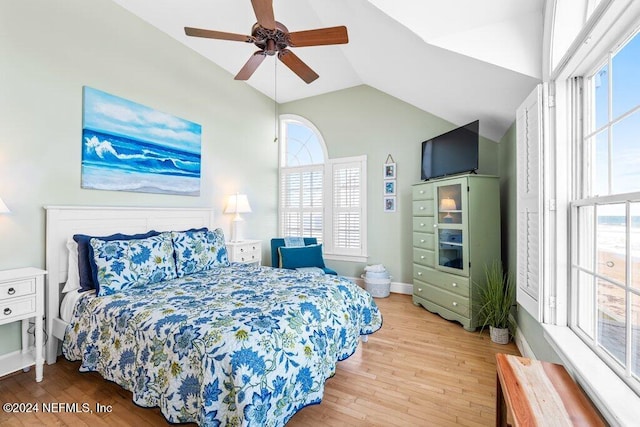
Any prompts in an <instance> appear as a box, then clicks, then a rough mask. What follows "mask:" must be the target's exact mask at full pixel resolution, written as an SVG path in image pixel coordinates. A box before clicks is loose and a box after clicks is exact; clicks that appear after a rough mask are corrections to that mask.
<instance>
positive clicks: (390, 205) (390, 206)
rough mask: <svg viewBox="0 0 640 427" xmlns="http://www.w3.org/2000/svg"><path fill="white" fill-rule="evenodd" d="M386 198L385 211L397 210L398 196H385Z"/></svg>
mask: <svg viewBox="0 0 640 427" xmlns="http://www.w3.org/2000/svg"><path fill="white" fill-rule="evenodd" d="M383 200H384V211H385V212H395V211H396V196H385V197H384V198H383Z"/></svg>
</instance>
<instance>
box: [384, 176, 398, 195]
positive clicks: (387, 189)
mask: <svg viewBox="0 0 640 427" xmlns="http://www.w3.org/2000/svg"><path fill="white" fill-rule="evenodd" d="M384 195H385V196H395V195H396V180H395V179H385V180H384Z"/></svg>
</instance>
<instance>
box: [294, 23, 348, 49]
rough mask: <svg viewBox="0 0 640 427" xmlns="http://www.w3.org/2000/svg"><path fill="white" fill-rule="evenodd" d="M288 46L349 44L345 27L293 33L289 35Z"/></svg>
mask: <svg viewBox="0 0 640 427" xmlns="http://www.w3.org/2000/svg"><path fill="white" fill-rule="evenodd" d="M289 40H290V46H292V47H304V46H322V45H328V44H345V43H349V36H348V35H347V27H345V26H344V25H343V26H340V27H329V28H318V29H317V30H307V31H295V32H293V33H289Z"/></svg>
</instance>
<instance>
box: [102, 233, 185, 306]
mask: <svg viewBox="0 0 640 427" xmlns="http://www.w3.org/2000/svg"><path fill="white" fill-rule="evenodd" d="M90 244H91V247H92V248H93V257H94V260H95V262H96V267H97V273H98V274H97V276H98V282H99V284H100V289H99V291H98V295H99V296H103V295H110V294H113V293H116V292H118V291H119V290H121V289H125V288H129V287H133V286H142V285H146V284H147V283H155V282H159V281H162V280H169V279H174V278H175V277H176V265H175V260H174V257H173V244H172V243H171V233H168V232H167V233H160V234H159V235H157V236H153V237H148V238H146V239H135V240H112V241H105V240H100V239H95V238H93V239H91V240H90Z"/></svg>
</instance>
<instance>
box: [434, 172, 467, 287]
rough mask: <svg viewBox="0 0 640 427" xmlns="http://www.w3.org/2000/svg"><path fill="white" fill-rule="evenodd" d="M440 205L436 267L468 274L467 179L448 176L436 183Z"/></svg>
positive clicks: (437, 204) (436, 193)
mask: <svg viewBox="0 0 640 427" xmlns="http://www.w3.org/2000/svg"><path fill="white" fill-rule="evenodd" d="M435 196H436V208H437V220H436V222H437V223H436V228H437V230H438V231H437V245H436V252H437V253H436V260H437V265H436V268H438V269H440V270H445V271H449V272H451V273H455V274H460V275H467V274H468V271H469V261H468V253H469V249H468V246H467V241H466V237H467V236H466V235H467V232H466V230H467V224H466V219H465V218H466V209H467V179H466V178H459V179H453V180H448V181H446V182H443V183H441V184H436V186H435Z"/></svg>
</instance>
